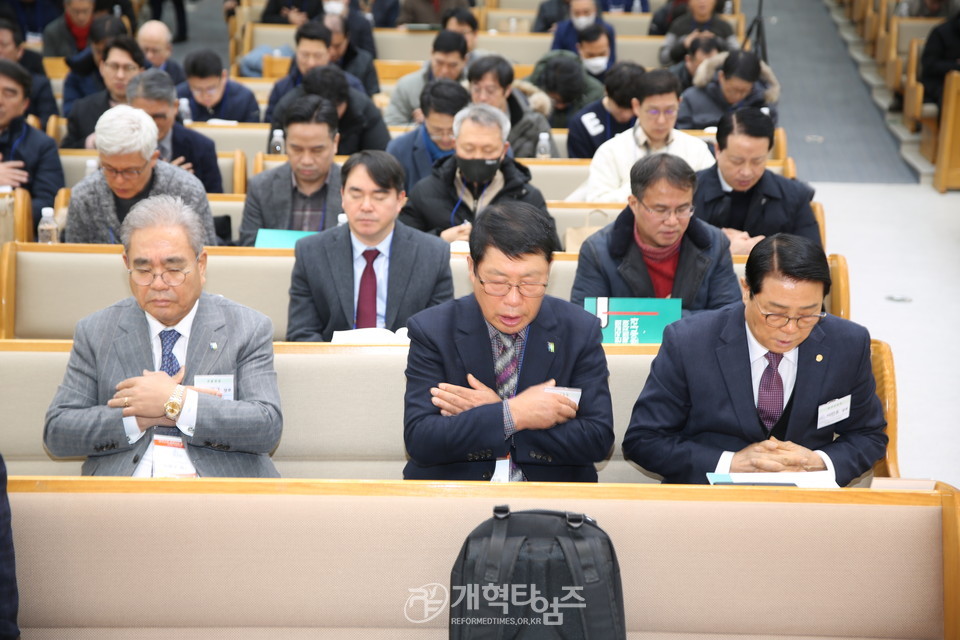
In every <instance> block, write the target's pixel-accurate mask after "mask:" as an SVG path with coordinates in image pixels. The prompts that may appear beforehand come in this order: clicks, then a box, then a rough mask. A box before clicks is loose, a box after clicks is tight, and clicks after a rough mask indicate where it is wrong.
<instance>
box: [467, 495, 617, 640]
mask: <svg viewBox="0 0 960 640" xmlns="http://www.w3.org/2000/svg"><path fill="white" fill-rule="evenodd" d="M450 586H451V589H450V599H451V602H452V604H451V606H450V640H468V639H469V640H554V639H555V640H626V637H627V632H626V622H625V619H624V611H623V590H622V588H621V584H620V566H619V565H618V564H617V554H616V553H615V552H614V550H613V544H612V543H611V542H610V538H609V537H608V536H607V534H606V533H604V531H603V530H602V529H601V528H600V527H598V526H597V524H596V522H594V521H593V519H591V518H590V517H588V516H586V515H583V514H579V513H564V512H561V511H543V510H534V511H518V512H516V513H510V507H508V506H506V505H503V506H498V507H494V509H493V518H491V519H490V520H487V521H486V522H484V523H483V524H481V525H480V526H478V527H477V528H476V529H474V530H473V531H472V532H471V533H470V535H469V536H468V537H467V539H466V540H465V541H464V543H463V547H461V549H460V555H459V556H458V557H457V562H456V564H455V565H454V567H453V571H452V572H451V575H450Z"/></svg>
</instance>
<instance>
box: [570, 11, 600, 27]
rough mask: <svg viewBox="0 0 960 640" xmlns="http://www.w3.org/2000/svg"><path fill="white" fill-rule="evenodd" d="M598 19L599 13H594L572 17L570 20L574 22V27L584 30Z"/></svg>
mask: <svg viewBox="0 0 960 640" xmlns="http://www.w3.org/2000/svg"><path fill="white" fill-rule="evenodd" d="M596 21H597V14H595V13H594V14H592V15H589V16H579V17H577V18H570V22H572V23H573V28H574V29H576V30H577V31H583V30H584V29H586V28H587V27H589V26H590V25H592V24H593V23H594V22H596Z"/></svg>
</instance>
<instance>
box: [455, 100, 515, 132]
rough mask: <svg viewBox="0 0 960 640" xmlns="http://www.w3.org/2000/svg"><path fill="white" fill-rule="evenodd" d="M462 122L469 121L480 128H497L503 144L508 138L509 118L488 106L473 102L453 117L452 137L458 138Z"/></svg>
mask: <svg viewBox="0 0 960 640" xmlns="http://www.w3.org/2000/svg"><path fill="white" fill-rule="evenodd" d="M464 120H469V121H470V122H473V123H474V124H478V125H480V126H481V127H499V128H500V138H501V139H502V140H503V142H506V141H507V138H508V137H509V136H510V118H508V117H507V114H505V113H504V112H503V111H500V109H497V108H496V107H491V106H490V105H488V104H483V103H480V102H475V103H472V104H468V105H467V106H465V107H464V108H463V109H461V110H460V111H458V112H457V115H455V116H453V137H454V138H458V137H459V136H460V127H461V126H462V125H463V122H464Z"/></svg>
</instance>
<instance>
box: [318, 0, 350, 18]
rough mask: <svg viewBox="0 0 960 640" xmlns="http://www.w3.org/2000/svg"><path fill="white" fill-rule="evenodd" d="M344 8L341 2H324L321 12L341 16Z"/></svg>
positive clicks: (344, 5)
mask: <svg viewBox="0 0 960 640" xmlns="http://www.w3.org/2000/svg"><path fill="white" fill-rule="evenodd" d="M345 7H346V4H344V3H343V2H338V1H336V0H335V1H334V2H324V3H323V12H324V13H325V14H328V15H338V16H339V15H343V10H344V8H345Z"/></svg>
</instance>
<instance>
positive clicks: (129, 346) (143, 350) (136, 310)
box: [113, 298, 154, 378]
mask: <svg viewBox="0 0 960 640" xmlns="http://www.w3.org/2000/svg"><path fill="white" fill-rule="evenodd" d="M129 302H130V304H129V306H128V307H127V309H126V310H125V311H124V313H123V316H122V317H121V318H120V325H119V329H120V330H121V331H122V332H123V333H122V334H121V335H120V336H118V338H117V339H116V340H115V341H114V343H113V348H114V351H115V353H116V356H117V361H118V362H120V363H121V365H120V366H121V368H122V370H123V376H124V378H134V377H137V376H142V375H143V371H144V369H146V370H148V371H153V370H154V362H153V348H152V347H151V344H150V335H149V334H150V328H149V325H147V318H146V316H145V315H144V312H143V310H142V309H141V308H140V307H139V306H137V304H136V302H135V301H134V300H133V299H132V298H131V299H130V301H129Z"/></svg>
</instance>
